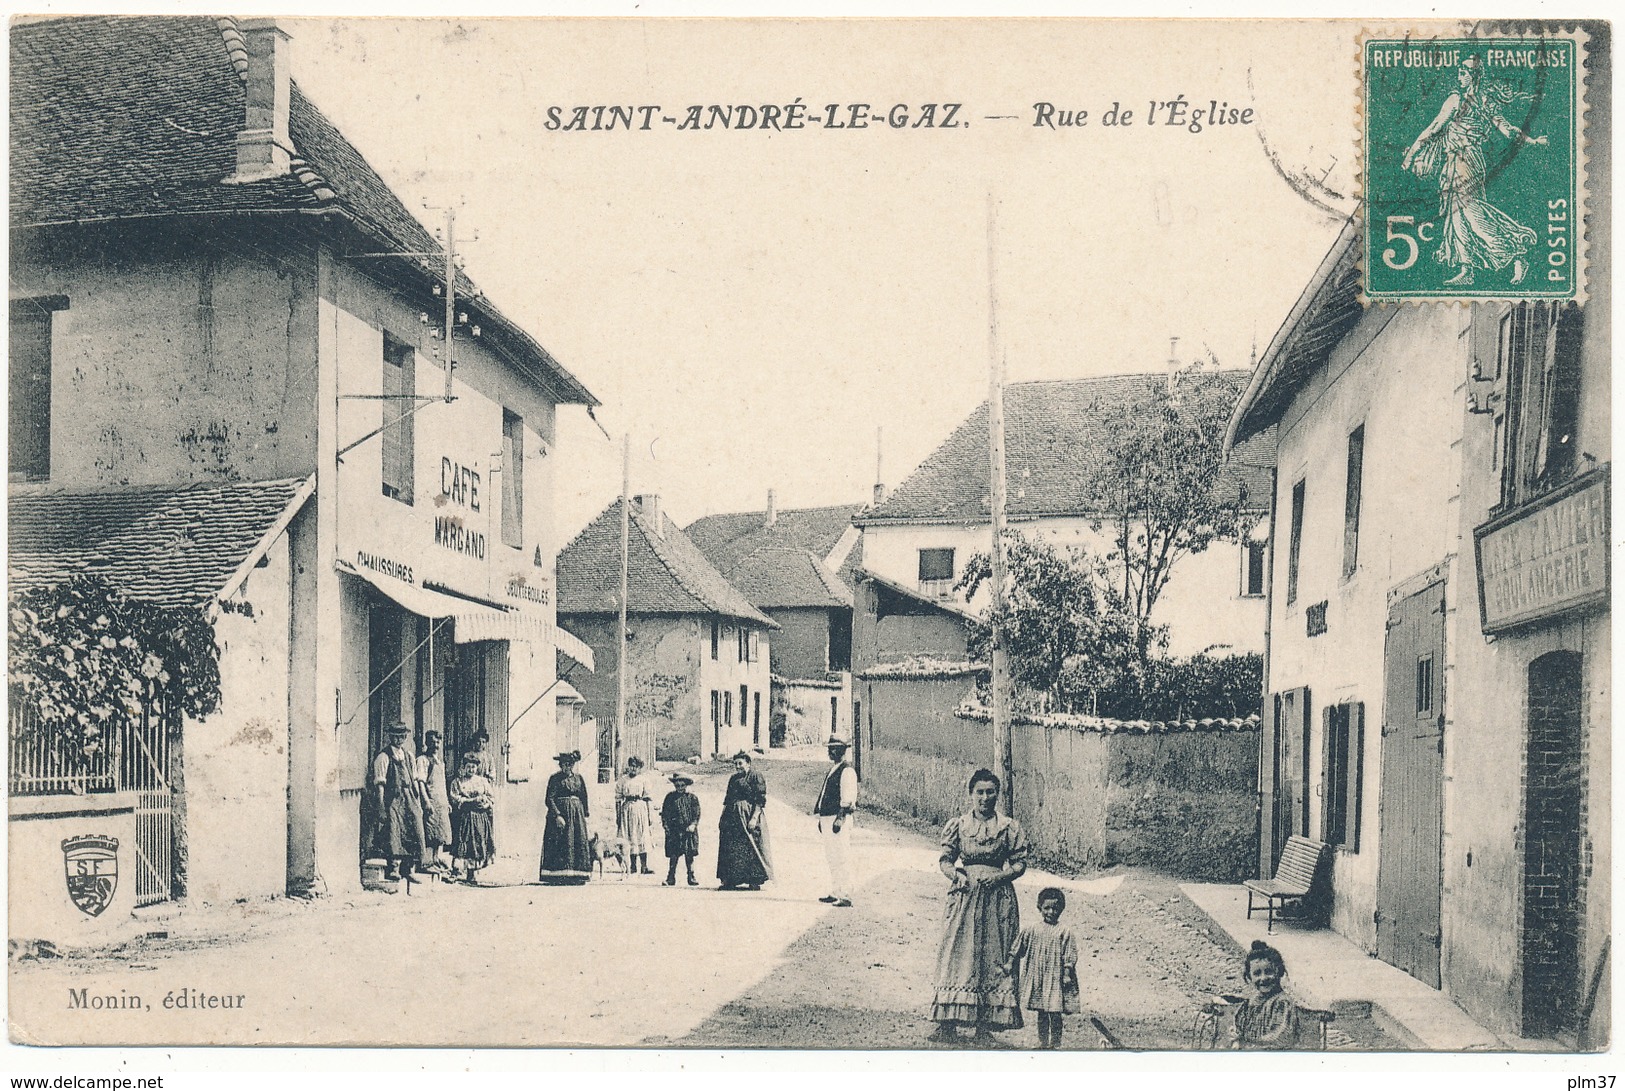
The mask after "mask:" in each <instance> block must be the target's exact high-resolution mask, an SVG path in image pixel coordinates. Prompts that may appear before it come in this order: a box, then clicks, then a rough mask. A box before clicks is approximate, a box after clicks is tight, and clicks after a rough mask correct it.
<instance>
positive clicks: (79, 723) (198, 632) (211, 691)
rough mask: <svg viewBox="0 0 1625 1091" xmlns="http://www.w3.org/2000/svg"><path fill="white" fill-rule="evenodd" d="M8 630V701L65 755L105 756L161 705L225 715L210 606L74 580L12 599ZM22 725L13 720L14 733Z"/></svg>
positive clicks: (192, 713)
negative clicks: (18, 702)
mask: <svg viewBox="0 0 1625 1091" xmlns="http://www.w3.org/2000/svg"><path fill="white" fill-rule="evenodd" d="M9 631H10V645H11V654H10V663H9V668H10V682H11V688H12V693H13V695H14V696H20V697H21V698H22V699H23V700H24V701H26V703H27V704H28V705H29V706H31V707H32V708H33V710H34V711H35V712H36V713H37V721H36V726H35V727H34V730H37V731H39V732H41V733H44V734H46V735H48V736H51V737H52V738H54V739H55V740H56V741H57V743H58V745H59V747H60V750H61V752H62V753H63V754H64V755H67V756H74V755H79V756H84V757H89V756H91V755H95V754H98V753H101V752H103V751H104V748H105V747H107V746H108V740H109V739H110V738H111V737H113V736H115V735H116V734H117V733H118V732H119V731H120V730H121V729H122V728H125V727H128V726H132V725H134V724H136V723H138V722H139V721H140V719H141V717H142V714H143V709H145V708H150V707H151V706H152V705H153V704H155V703H162V704H163V705H164V707H165V708H166V709H167V710H168V711H169V712H170V713H171V714H173V715H175V716H177V717H179V716H189V717H192V718H193V719H202V718H204V717H206V716H209V715H210V714H212V713H213V712H214V711H215V710H216V709H218V708H219V707H220V649H219V647H218V646H217V645H216V644H215V639H214V626H213V624H212V623H211V622H210V621H209V618H208V615H207V613H206V607H204V606H159V605H155V604H153V603H150V602H145V601H142V600H140V599H131V598H128V597H126V596H125V595H123V594H122V593H121V592H120V591H119V590H118V589H117V588H115V587H113V586H112V585H111V584H109V583H108V582H107V581H106V580H104V579H101V578H100V577H97V576H75V577H73V578H72V579H69V580H66V581H64V582H62V583H58V584H53V585H50V586H42V587H35V588H31V589H29V590H27V591H24V592H22V593H21V594H19V595H17V596H15V597H14V598H13V599H12V601H11V603H10V610H9ZM24 722H26V721H25V718H14V719H13V720H12V723H13V730H14V731H15V730H21V729H22V728H21V727H20V726H19V725H20V724H21V723H24Z"/></svg>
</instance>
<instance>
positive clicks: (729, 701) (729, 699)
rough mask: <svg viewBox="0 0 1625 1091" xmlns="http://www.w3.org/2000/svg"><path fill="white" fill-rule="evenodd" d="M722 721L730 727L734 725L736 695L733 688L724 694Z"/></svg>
mask: <svg viewBox="0 0 1625 1091" xmlns="http://www.w3.org/2000/svg"><path fill="white" fill-rule="evenodd" d="M722 722H723V723H725V724H727V725H728V726H729V727H732V726H733V722H734V695H733V691H732V690H729V691H728V692H727V693H724V694H723V695H722Z"/></svg>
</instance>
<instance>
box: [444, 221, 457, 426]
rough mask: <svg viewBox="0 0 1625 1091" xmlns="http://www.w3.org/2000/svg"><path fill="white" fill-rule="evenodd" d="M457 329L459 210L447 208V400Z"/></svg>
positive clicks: (449, 396) (447, 398)
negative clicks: (452, 343)
mask: <svg viewBox="0 0 1625 1091" xmlns="http://www.w3.org/2000/svg"><path fill="white" fill-rule="evenodd" d="M456 329H457V210H456V209H454V208H448V209H446V400H447V401H448V402H449V401H451V371H452V368H453V367H455V366H456V365H455V364H454V363H453V362H452V358H451V342H452V337H453V336H454V331H455V330H456Z"/></svg>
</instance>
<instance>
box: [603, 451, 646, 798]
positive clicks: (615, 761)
mask: <svg viewBox="0 0 1625 1091" xmlns="http://www.w3.org/2000/svg"><path fill="white" fill-rule="evenodd" d="M631 541H632V434H631V433H630V432H623V433H622V434H621V609H620V627H619V629H618V630H617V633H616V643H615V647H616V653H615V729H614V730H613V731H611V732H610V737H609V780H610V783H611V784H613V783H615V778H616V777H617V776H618V775H619V774H620V771H621V733H622V732H623V731H625V729H626V595H627V583H628V582H629V581H628V578H627V555H628V551H629V550H630V549H631ZM653 756H654V755H652V754H651V755H650V757H651V758H652V757H653Z"/></svg>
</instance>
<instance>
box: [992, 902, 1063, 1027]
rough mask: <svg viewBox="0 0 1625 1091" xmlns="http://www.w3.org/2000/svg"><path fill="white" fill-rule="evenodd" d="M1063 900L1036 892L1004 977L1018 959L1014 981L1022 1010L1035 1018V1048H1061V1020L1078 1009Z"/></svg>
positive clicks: (1015, 965)
mask: <svg viewBox="0 0 1625 1091" xmlns="http://www.w3.org/2000/svg"><path fill="white" fill-rule="evenodd" d="M1065 911H1066V894H1064V893H1063V892H1062V891H1060V890H1057V889H1056V888H1055V887H1053V886H1050V887H1045V888H1044V889H1043V890H1040V891H1039V892H1038V915H1039V916H1040V917H1042V918H1043V920H1042V921H1041V922H1040V923H1038V924H1029V925H1027V926H1026V927H1024V928H1022V930H1021V932H1020V934H1019V935H1017V936H1016V942H1015V943H1014V944H1013V945H1012V946H1011V948H1010V958H1009V960H1008V961H1007V962H1006V963H1005V964H1004V972H1005V973H1007V974H1015V972H1016V968H1017V965H1018V964H1019V963H1020V962H1021V959H1022V957H1023V956H1025V957H1026V960H1027V964H1026V966H1025V967H1023V968H1022V973H1021V976H1020V977H1018V978H1017V983H1018V984H1017V987H1016V995H1017V996H1019V997H1021V998H1022V1001H1023V1003H1022V1006H1023V1007H1025V1008H1026V1009H1027V1010H1028V1011H1036V1012H1037V1013H1038V1048H1040V1049H1060V1048H1061V1016H1062V1015H1063V1014H1066V1015H1075V1014H1077V1012H1078V1011H1079V1010H1080V1009H1079V1005H1078V941H1077V940H1076V939H1075V938H1073V935H1072V932H1071V930H1070V929H1066V928H1062V927H1061V914H1062V913H1064V912H1065Z"/></svg>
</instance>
